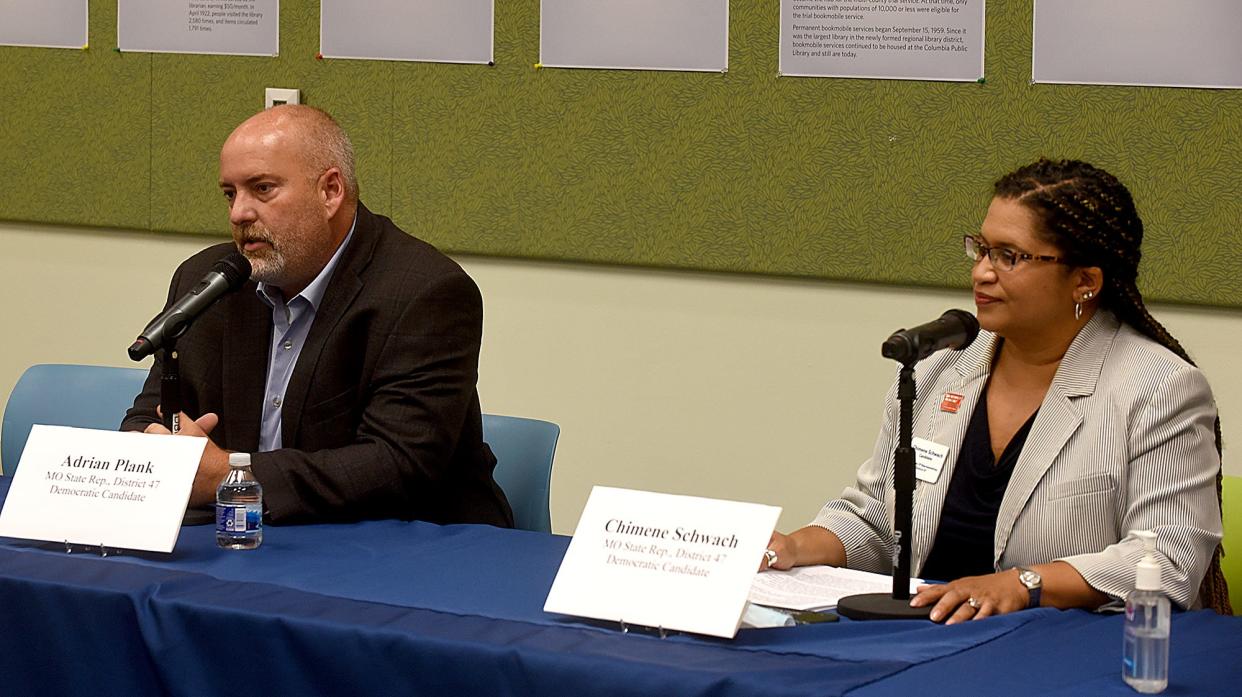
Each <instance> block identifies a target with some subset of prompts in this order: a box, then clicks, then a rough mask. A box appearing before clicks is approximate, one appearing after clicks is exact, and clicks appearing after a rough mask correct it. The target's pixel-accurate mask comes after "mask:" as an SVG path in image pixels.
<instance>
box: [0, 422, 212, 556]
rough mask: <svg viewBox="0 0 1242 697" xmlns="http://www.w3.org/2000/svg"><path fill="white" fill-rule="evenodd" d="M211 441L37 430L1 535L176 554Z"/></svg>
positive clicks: (12, 489)
mask: <svg viewBox="0 0 1242 697" xmlns="http://www.w3.org/2000/svg"><path fill="white" fill-rule="evenodd" d="M206 445H207V439H206V438H191V437H187V436H160V435H149V434H143V433H119V432H117V431H100V430H95V429H89V428H69V427H67V426H35V427H34V428H32V429H31V430H30V439H29V440H27V441H26V448H25V450H23V451H22V457H21V461H20V462H19V463H18V466H17V472H16V474H14V475H13V483H12V484H11V485H10V486H9V495H8V498H7V499H5V502H4V509H3V510H0V535H3V536H5V537H20V538H24V539H28V540H46V541H49V542H70V543H73V544H84V545H92V546H99V545H102V546H104V547H115V548H121V549H139V550H145V551H148V552H171V551H172V550H173V546H174V545H176V544H177V535H178V534H179V533H180V532H181V519H182V517H183V516H184V515H185V506H186V503H188V502H189V500H190V486H191V485H192V484H193V483H194V473H195V472H196V471H197V470H198V460H199V458H200V457H202V454H203V448H204V447H206Z"/></svg>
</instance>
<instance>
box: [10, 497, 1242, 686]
mask: <svg viewBox="0 0 1242 697" xmlns="http://www.w3.org/2000/svg"><path fill="white" fill-rule="evenodd" d="M7 490H8V480H6V479H3V478H0V496H2V495H3V494H6V493H7ZM0 542H2V544H0V695H6V696H7V695H26V694H29V695H57V694H105V695H106V694H118V695H120V694H125V695H161V694H178V695H182V694H184V695H203V694H224V693H227V692H237V693H242V692H245V693H248V694H254V693H256V692H274V693H279V694H332V695H346V694H349V695H353V694H385V695H387V694H445V695H457V694H462V695H467V694H480V695H504V694H514V695H528V694H548V695H565V694H579V693H581V694H593V695H596V694H598V695H665V694H669V695H714V696H715V695H719V696H728V695H807V694H814V695H842V694H847V693H848V694H851V695H888V694H902V695H905V694H918V695H927V694H960V695H969V694H1006V695H1015V694H1016V695H1026V694H1030V695H1034V694H1040V695H1046V694H1058V695H1060V694H1083V695H1098V694H1110V693H1111V694H1118V695H1122V694H1131V693H1130V692H1129V690H1128V688H1126V687H1125V685H1124V684H1123V683H1122V682H1121V680H1120V678H1119V670H1120V660H1121V659H1120V646H1121V623H1120V618H1118V617H1115V616H1113V617H1099V616H1095V615H1091V614H1089V613H1086V612H1079V611H1071V612H1061V611H1056V610H1049V609H1043V610H1037V611H1032V612H1023V613H1017V614H1014V615H1008V616H1004V617H999V618H994V619H989V620H987V621H983V622H973V623H967V624H965V625H958V626H954V627H941V626H937V625H931V624H929V623H921V622H883V623H852V622H840V623H836V624H828V625H814V626H802V627H795V628H789V629H772V630H742V632H741V633H739V635H738V637H737V638H736V639H733V640H718V639H711V638H703V637H695V636H689V635H673V636H670V637H669V638H667V639H660V638H659V637H656V636H653V635H651V634H647V633H642V632H631V633H629V634H623V633H622V632H621V631H620V630H619V629H618V628H617V627H614V626H610V625H607V624H605V623H598V622H592V621H587V620H578V619H575V618H569V617H564V616H559V615H551V614H548V613H545V612H543V610H542V606H543V601H544V598H545V597H546V595H547V592H548V588H549V587H550V586H551V583H552V578H553V577H554V576H555V574H556V569H557V567H558V565H559V563H560V560H561V557H562V556H563V554H564V551H565V548H566V545H567V544H568V539H567V538H563V537H556V536H552V535H545V534H539V533H530V532H522V531H513V530H498V529H495V528H490V527H486V526H445V527H441V526H435V525H430V524H426V523H403V522H395V521H377V522H367V523H359V524H355V525H323V526H300V527H269V528H268V530H267V538H266V539H265V541H264V544H263V546H262V548H260V549H259V550H257V551H254V552H233V551H226V550H220V549H217V548H216V546H215V540H214V533H213V531H212V529H211V528H210V527H194V528H184V529H183V530H182V535H181V539H180V540H179V541H178V543H177V548H176V550H175V551H174V552H173V553H172V554H171V555H161V554H141V553H126V554H124V555H121V556H109V557H106V558H100V557H99V556H98V555H94V554H89V553H81V552H78V553H75V554H71V555H66V554H65V553H64V551H63V549H61V548H59V547H58V546H56V545H49V544H42V543H34V542H23V541H17V540H3V541H0ZM1231 654H1232V655H1233V656H1238V655H1242V619H1234V618H1222V617H1217V616H1215V615H1212V614H1211V613H1189V614H1185V615H1178V616H1177V618H1176V620H1175V625H1174V638H1173V657H1174V659H1173V681H1172V686H1171V688H1170V691H1169V694H1227V693H1229V689H1227V688H1230V687H1232V686H1234V685H1237V684H1242V668H1240V667H1239V664H1242V662H1238V661H1230V660H1222V659H1223V658H1224V657H1227V656H1230V655H1231ZM1201 690H1206V692H1201ZM1212 690H1215V692H1213V691H1212Z"/></svg>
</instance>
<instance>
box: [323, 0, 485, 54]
mask: <svg viewBox="0 0 1242 697" xmlns="http://www.w3.org/2000/svg"><path fill="white" fill-rule="evenodd" d="M493 7H494V0H371V2H367V3H359V2H357V1H356V0H321V2H320V5H319V47H320V48H319V52H320V53H321V54H322V55H323V57H324V58H363V59H375V60H404V61H434V62H440V63H491V62H492V36H493V33H494V32H493V21H494V20H493V15H494V9H493Z"/></svg>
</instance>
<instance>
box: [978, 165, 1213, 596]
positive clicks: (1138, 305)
mask: <svg viewBox="0 0 1242 697" xmlns="http://www.w3.org/2000/svg"><path fill="white" fill-rule="evenodd" d="M994 194H995V195H996V196H997V197H998V198H1005V199H1013V200H1016V201H1020V202H1021V203H1023V204H1025V205H1026V206H1028V207H1029V208H1030V209H1031V210H1032V211H1034V212H1035V213H1036V214H1037V215H1038V216H1039V217H1040V218H1041V219H1042V221H1043V223H1044V230H1042V231H1041V232H1042V233H1043V235H1044V236H1045V237H1046V238H1047V239H1048V241H1049V242H1051V243H1053V244H1055V245H1056V246H1057V248H1058V249H1060V250H1061V251H1062V253H1063V254H1064V255H1065V257H1066V260H1067V261H1068V262H1069V263H1070V264H1071V265H1074V266H1098V267H1099V268H1100V269H1101V270H1103V272H1104V287H1103V288H1102V289H1101V290H1100V305H1101V307H1104V308H1106V309H1108V310H1111V311H1112V312H1113V314H1115V315H1116V316H1117V318H1118V319H1120V320H1121V321H1122V322H1125V323H1126V324H1128V325H1130V326H1131V327H1134V328H1135V329H1136V330H1138V331H1139V332H1141V333H1142V334H1144V335H1145V336H1147V337H1149V338H1151V339H1152V340H1153V341H1155V342H1157V343H1159V344H1160V345H1161V346H1164V347H1165V348H1167V349H1169V350H1170V351H1172V352H1173V353H1175V354H1177V355H1178V356H1180V357H1181V358H1182V359H1183V360H1185V361H1186V362H1187V363H1190V364H1191V365H1194V361H1192V360H1191V359H1190V356H1189V355H1187V354H1186V351H1185V350H1184V349H1183V348H1182V345H1181V344H1180V343H1178V341H1177V339H1174V338H1173V335H1172V334H1170V333H1169V331H1168V330H1167V329H1165V328H1164V326H1163V325H1161V324H1160V323H1159V322H1157V321H1156V319H1155V318H1154V317H1152V316H1151V313H1150V312H1148V311H1147V307H1146V306H1145V305H1144V304H1143V296H1142V294H1141V293H1139V289H1138V285H1137V281H1138V266H1139V259H1141V258H1142V255H1143V254H1142V250H1141V249H1140V247H1141V245H1142V243H1143V221H1142V219H1141V218H1139V214H1138V211H1137V210H1136V209H1135V207H1134V199H1133V198H1132V197H1131V196H1130V192H1129V191H1128V190H1126V187H1125V185H1123V184H1122V183H1121V182H1120V181H1118V180H1117V178H1116V177H1114V176H1113V175H1111V174H1109V173H1108V172H1105V171H1104V170H1102V169H1099V168H1098V167H1094V166H1092V165H1089V164H1087V163H1085V162H1079V161H1077V160H1047V159H1040V160H1039V161H1038V162H1035V163H1033V164H1030V165H1027V166H1025V167H1022V168H1020V169H1018V170H1015V171H1013V172H1011V173H1009V174H1006V175H1005V176H1004V177H1001V178H1000V179H999V180H998V181H997V182H996V184H995V187H994ZM1216 452H1217V455H1218V456H1219V455H1220V452H1221V444H1220V417H1219V416H1218V417H1217V418H1216ZM1220 496H1221V470H1220V469H1219V468H1218V469H1217V471H1216V497H1217V500H1218V501H1219V500H1220ZM1222 554H1223V549H1222V547H1221V546H1220V545H1217V547H1216V551H1215V553H1213V555H1212V563H1211V565H1210V566H1209V567H1208V571H1207V575H1206V576H1205V577H1204V579H1203V583H1202V585H1200V586H1199V598H1200V600H1201V601H1202V603H1203V606H1204V607H1209V608H1212V609H1214V610H1216V611H1217V612H1219V613H1221V614H1232V609H1231V608H1230V605H1229V591H1228V588H1227V586H1226V585H1225V576H1224V574H1223V573H1222V572H1221V568H1220V558H1221V555H1222Z"/></svg>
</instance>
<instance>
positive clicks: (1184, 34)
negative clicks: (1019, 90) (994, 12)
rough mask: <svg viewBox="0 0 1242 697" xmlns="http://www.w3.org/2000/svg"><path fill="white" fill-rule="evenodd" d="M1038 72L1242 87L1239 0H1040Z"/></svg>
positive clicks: (1083, 80)
mask: <svg viewBox="0 0 1242 697" xmlns="http://www.w3.org/2000/svg"><path fill="white" fill-rule="evenodd" d="M1034 37H1035V38H1034V42H1033V49H1032V56H1031V79H1033V80H1034V81H1035V82H1063V83H1077V84H1095V85H1150V86H1154V87H1232V88H1239V87H1242V2H1239V0H1177V2H1168V0H1035V29H1034Z"/></svg>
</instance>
